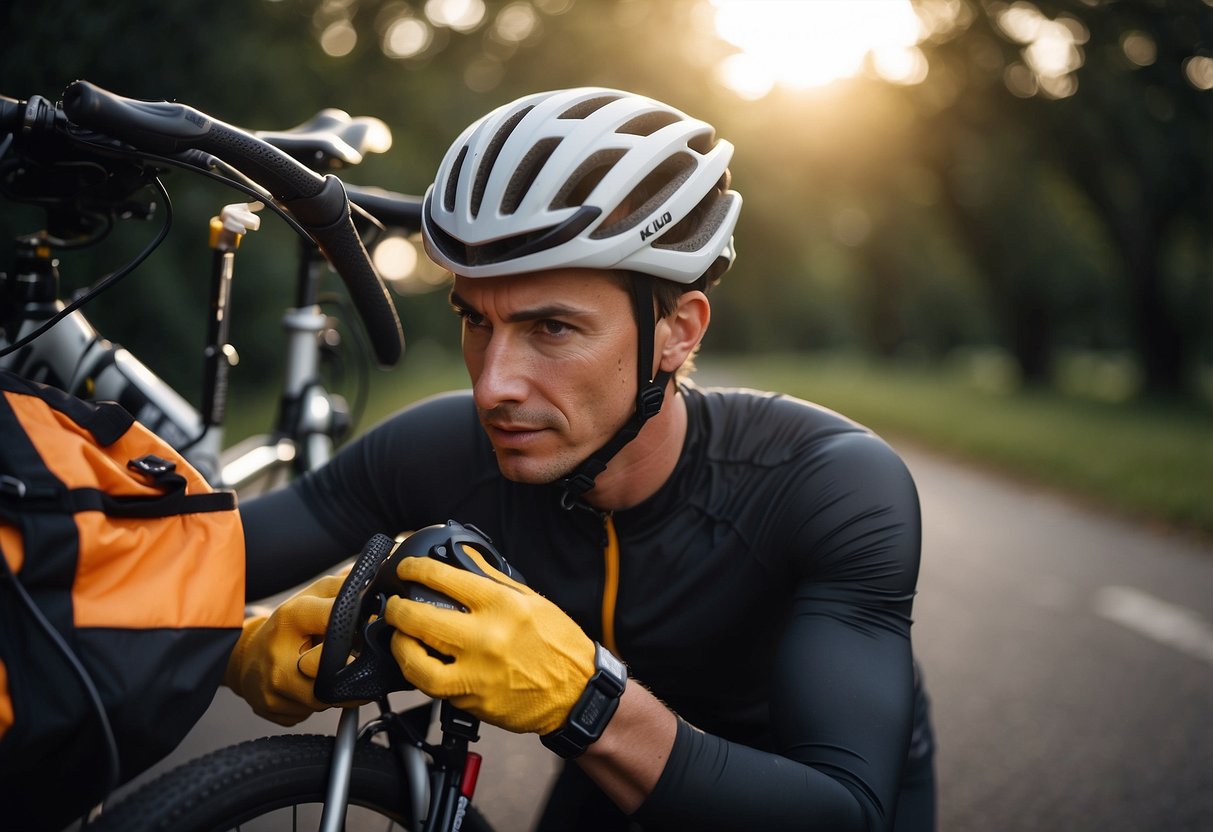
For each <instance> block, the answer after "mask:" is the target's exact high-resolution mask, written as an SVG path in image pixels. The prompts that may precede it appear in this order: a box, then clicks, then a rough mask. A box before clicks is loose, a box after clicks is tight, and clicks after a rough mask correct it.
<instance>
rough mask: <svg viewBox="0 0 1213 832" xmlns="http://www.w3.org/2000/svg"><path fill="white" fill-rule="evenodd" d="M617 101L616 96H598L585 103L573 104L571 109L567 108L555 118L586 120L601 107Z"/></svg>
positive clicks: (617, 97)
mask: <svg viewBox="0 0 1213 832" xmlns="http://www.w3.org/2000/svg"><path fill="white" fill-rule="evenodd" d="M618 100H619V96H618V95H602V96H599V97H598V98H587V99H586V100H585V101H581V102H578V103H577V104H574V105H573V106H572V107H569V108H568V109H567V110H565V111H564V112H563V113H561V114H560V115H559V116H557V118H572V119H580V118H587V117H589V116H590V115H591V114H593V113H596V112H598V111H599V110H601V109H602V108H603V107H605V106H606V105H608V104H610V103H611V102H612V101H618Z"/></svg>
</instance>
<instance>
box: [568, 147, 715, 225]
mask: <svg viewBox="0 0 1213 832" xmlns="http://www.w3.org/2000/svg"><path fill="white" fill-rule="evenodd" d="M695 167H696V163H695V160H694V159H693V158H692V157H691V155H690V154H688V153H675V154H674V155H673V156H671V157H670V158H668V159H666V160H665V161H663V162H662V163H661V164H660V165H658V166H657V167H655V168H653V170H652V171H650V172H649V174H648V176H646V177H645V178H644V179H642V180H640V183H639V184H638V185H637V186H636V187H635V188H632V190H631V191H630V192H629V193H628V195H627V197H625V198H624V199H623V201H621V202H620V203H619V205H618V207H616V208H615V210H614V211H613V212H612V213H611V214H610V216H608V218H607V220H606V221H605V222H604V223H603V225H602V226H601V227H599V228H597V229H595V230H594V232H593V233H592V234H591V235H590V237H591V238H592V239H595V240H600V239H603V238H604V237H613V236H615V235H616V234H622V233H624V232H625V231H628V230H630V229H632V228H635V227H636V226H637V225H639V224H640V221H641V220H643V219H645V218H646V217H648V216H649V215H651V214H652V213H653V212H654V211H655V210H657V207H658V206H659V205H661V203H663V202H665V201H666V200H667V199H669V198H670V196H672V195H673V194H674V192H675V191H677V190H678V189H679V188H680V187H682V183H683V182H685V181H686V180H687V178H688V177H690V175H691V174H692V173H693V172H694V170H695ZM667 233H668V232H667Z"/></svg>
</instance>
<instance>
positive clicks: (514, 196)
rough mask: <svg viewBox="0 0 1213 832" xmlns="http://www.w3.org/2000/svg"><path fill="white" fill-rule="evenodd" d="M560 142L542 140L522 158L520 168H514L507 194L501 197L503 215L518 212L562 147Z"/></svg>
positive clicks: (557, 140) (556, 139) (556, 140)
mask: <svg viewBox="0 0 1213 832" xmlns="http://www.w3.org/2000/svg"><path fill="white" fill-rule="evenodd" d="M560 141H561V140H560V139H558V138H548V139H541V140H540V141H537V142H535V146H534V147H532V148H531V149H530V150H528V151H527V154H526V156H523V157H522V161H521V162H519V163H518V167H516V168H514V175H513V176H511V177H510V181H509V184H508V185H506V188H505V194H504V195H503V196H502V197H501V213H503V214H512V213H514V212H515V211H517V210H518V206H519V205H521V204H522V200H523V199H524V198H525V197H526V195H527V191H529V190H530V189H531V185H533V184H534V183H535V177H536V176H538V175H539V171H540V170H541V169H542V168H543V166H544V164H545V163H546V162H547V160H548V157H549V156H551V155H552V153H553V152H554V151H555V150H556V148H557V147H558V146H559V145H560Z"/></svg>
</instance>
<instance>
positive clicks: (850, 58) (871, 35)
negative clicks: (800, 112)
mask: <svg viewBox="0 0 1213 832" xmlns="http://www.w3.org/2000/svg"><path fill="white" fill-rule="evenodd" d="M712 5H713V6H714V7H715V9H714V11H715V20H714V22H715V26H716V31H717V33H718V34H719V35H720V37H722V38H724V39H725V40H726V41H728V42H729V43H731V44H733V45H734V46H736V47H737V48H738V50H739V51H738V52H737V53H735V54H733V55H731V56H729V57H728V58H727V59H726V60H725V61H724V62H723V63H722V64H721V65H720V67H719V71H720V77H721V81H722V82H723V83H724V84H725V85H726V86H727V87H729V88H730V89H732V90H733V91H734V92H736V93H737V94H738V95H741V96H742V97H745V98H761V97H762V96H764V95H766V94H767V93H768V92H770V91H771V89H773V88H774V87H775V85H777V84H779V85H783V86H786V87H790V88H793V89H807V88H810V87H821V86H825V85H827V84H830V83H832V82H834V81H836V80H838V79H841V78H847V77H850V76H852V75H855V74H857V73H858V72H860V71H861V70H862V69H863V68H864V66H865V62H866V61H868V60H870V61H871V66H872V67H873V69H875V71H876V72H877V73H878V74H880V75H881V76H882V77H884V78H885V79H886V80H889V81H893V82H896V83H917V82H919V81H922V80H923V78H924V77H925V76H926V61H925V59H924V58H923V56H922V54H921V53H920V52H919V51H918V49H917V48H916V47H915V44H917V43H918V41H919V39H920V38H921V34H922V25H921V23H920V21H919V19H918V16H917V15H916V14H915V13H914V8H913V6H912V5H911V4H910V0H712Z"/></svg>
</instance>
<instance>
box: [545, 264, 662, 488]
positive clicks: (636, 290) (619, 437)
mask: <svg viewBox="0 0 1213 832" xmlns="http://www.w3.org/2000/svg"><path fill="white" fill-rule="evenodd" d="M629 282H630V283H631V285H632V304H633V306H634V308H635V313H636V325H637V329H638V333H639V337H638V349H637V359H636V374H637V378H636V381H637V390H636V410H635V411H634V412H633V413H632V415H631V417H630V418H629V419H628V420H627V422H625V423H624V425H623V427H621V428H620V429H619V430H618V431H617V432H616V433H615V435H614V436H612V437H611V438H610V439H609V440H607V442H606V444H605V445H603V446H602V447H601V448H599V449H598V450H597V451H595V452H594V453H592V454H590V456H589V457H588V458H587V459H585V460H584V461H583V462H582V463H581V464H580V465H578V466H577V467H576V468H575V469H573V472H572V473H570V474H569V475H568V476H567V477H565V478H564V479H562V480H560V486H561V488H563V493H562V494H561V497H560V505H561V507H562V508H565V509H570V508H572V507H573V506H574V505H575V504H576V501H577V499H578V498H579V497H580V496H581V495H582V494H585V493H586V492H587V491H589V490H590V489H591V488H593V487H594V480H595V479H596V478H597V477H598V475H599V474H601V473H602V472H603V471H605V470H606V467H607V463H608V462H610V461H611V459H612V458H613V457H614V456H615V454H617V453H619V451H620V449H622V448H623V446H624V445H626V444H628V443H629V442H631V441H632V440H633V439H635V438H636V435H637V434H638V433H640V429H641V428H642V427H644V423H645V422H647V421H648V420H649V419H651V418H652V417H654V416H656V415H657V414H658V413H659V412H660V411H661V405H662V402H663V401H664V399H665V388H666V385H667V384H668V383H669V381H670V373H668V372H666V371H665V370H662V369H660V368H659V369H658V370H657V374H656V375H655V376H653V377H651V378H650V377H649V373H651V372H652V368H653V354H654V352H655V349H656V347H655V345H654V340H655V338H656V328H657V321H656V318H655V316H654V314H653V283H652V278H651V277H649V276H648V275H642V274H639V273H635V272H633V273H632V274H631V280H630V281H629Z"/></svg>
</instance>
